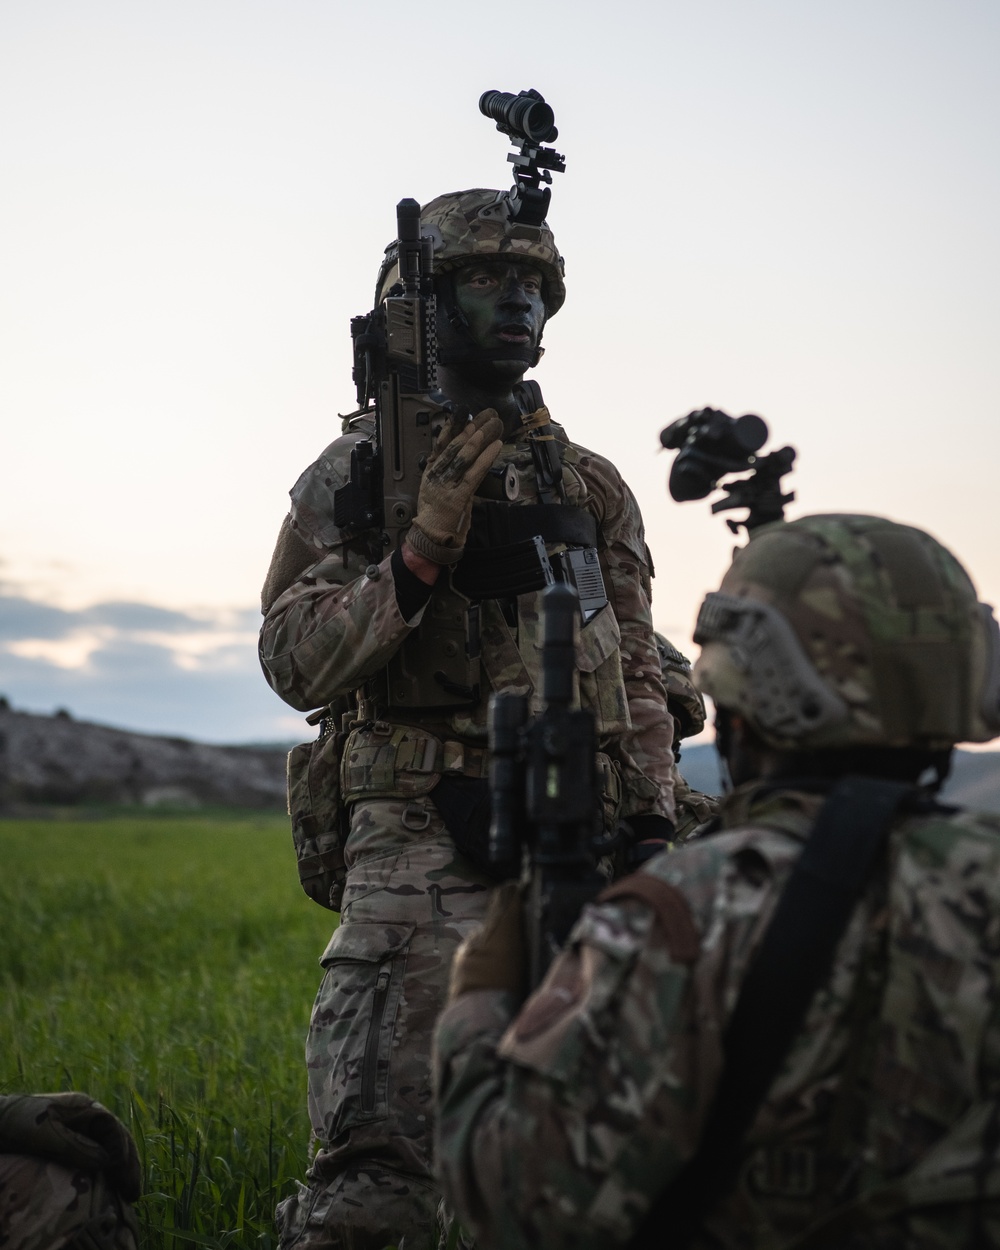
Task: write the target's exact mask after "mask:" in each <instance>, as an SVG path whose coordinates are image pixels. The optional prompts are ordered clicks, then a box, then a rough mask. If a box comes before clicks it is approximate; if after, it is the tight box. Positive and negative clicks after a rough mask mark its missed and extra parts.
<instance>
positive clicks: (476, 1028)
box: [436, 791, 1000, 1250]
mask: <svg viewBox="0 0 1000 1250" xmlns="http://www.w3.org/2000/svg"><path fill="white" fill-rule="evenodd" d="M818 806H819V799H818V798H816V797H815V796H808V795H803V794H795V793H791V792H785V793H783V794H775V793H774V792H773V791H772V792H770V794H769V795H768V794H762V795H761V797H760V798H759V799H757V800H756V801H755V800H754V797H753V794H752V792H751V793H749V794H748V793H747V792H746V791H744V792H739V791H738V792H737V793H736V794H734V795H733V796H731V797H730V799H729V800H727V805H726V810H725V815H724V824H725V826H726V828H725V829H724V831H723V832H721V833H718V834H714V835H710V836H707V837H704V838H701V839H698V840H695V841H694V842H692V843H690V844H689V845H687V846H684V847H682V848H680V849H678V850H677V851H675V852H672V853H670V854H666V855H661V856H659V857H657V858H656V859H654V860H652V861H650V863H649V864H648V865H647V866H646V867H645V869H644V871H643V872H642V873H639V874H636V877H633V878H630V879H629V881H631V882H635V881H636V880H639V879H640V878H644V877H647V876H648V877H651V878H653V879H654V881H655V885H654V884H653V883H651V882H649V881H646V882H645V883H644V884H645V887H646V889H645V895H646V901H642V900H641V899H640V898H639V897H636V898H634V899H627V898H626V899H619V900H617V901H607V902H603V903H601V902H599V903H598V904H595V905H593V906H591V907H589V908H588V909H586V910H585V912H584V914H583V915H582V917H581V919H580V921H579V922H578V924H577V927H576V929H575V931H574V934H573V935H572V936H571V939H570V943H569V946H568V949H567V950H566V951H565V952H564V953H563V955H562V956H561V957H560V958H559V959H558V960H557V961H556V962H555V964H554V965H553V967H552V969H551V970H550V972H549V975H548V977H547V979H546V981H545V982H543V984H542V986H541V987H539V989H538V991H537V992H536V993H535V995H534V996H533V997H532V998H530V999H529V1000H528V1002H527V1003H526V1004H525V1005H524V1006H523V1007H522V1008H521V1009H520V1012H519V1014H518V1008H517V1005H516V1003H515V1002H514V1001H513V998H512V997H511V995H509V994H507V993H503V992H500V991H489V990H480V991H476V992H472V993H469V994H466V995H464V996H463V997H461V998H459V999H458V1000H457V1001H456V1002H454V1003H452V1004H451V1005H450V1006H449V1007H448V1008H447V1009H446V1011H445V1012H444V1014H443V1015H442V1017H441V1019H440V1021H439V1024H438V1030H437V1037H436V1046H437V1057H436V1078H437V1083H438V1116H439V1124H438V1133H439V1143H438V1154H439V1168H440V1171H441V1176H442V1181H443V1186H444V1190H445V1193H446V1196H447V1198H448V1199H449V1201H450V1202H451V1203H452V1204H453V1205H454V1208H455V1209H456V1211H457V1212H458V1214H459V1217H460V1218H462V1219H463V1220H464V1221H465V1222H466V1223H467V1225H468V1226H469V1227H470V1228H471V1229H472V1230H474V1232H475V1233H476V1235H477V1236H478V1237H480V1238H481V1239H482V1243H483V1245H484V1246H488V1247H504V1248H505V1250H507V1248H512V1247H522V1246H542V1245H544V1246H546V1247H547V1248H548V1250H559V1248H560V1247H570V1246H572V1247H574V1248H575V1250H587V1248H588V1247H594V1248H595V1250H596V1248H597V1247H606V1246H608V1245H622V1244H625V1243H626V1242H627V1241H628V1240H629V1238H630V1237H631V1236H632V1235H633V1234H634V1233H635V1231H636V1230H637V1227H638V1226H639V1224H640V1222H641V1220H642V1218H643V1216H644V1214H645V1212H646V1211H647V1210H648V1208H649V1206H650V1205H651V1203H652V1201H653V1200H654V1199H655V1197H656V1196H658V1195H659V1194H660V1192H661V1191H662V1190H663V1189H664V1188H665V1187H666V1186H667V1184H668V1183H669V1182H670V1181H671V1179H672V1178H674V1177H675V1176H676V1175H677V1174H678V1172H679V1170H680V1168H681V1165H682V1164H683V1163H684V1162H685V1161H686V1160H687V1159H688V1158H689V1157H690V1156H692V1155H693V1153H694V1152H695V1151H696V1149H697V1146H698V1141H699V1135H700V1133H701V1132H702V1129H703V1126H704V1124H705V1119H706V1112H707V1109H708V1108H709V1105H710V1103H711V1100H712V1096H713V1092H714V1090H715V1088H716V1085H717V1082H718V1078H719V1072H720V1066H721V1062H722V1059H721V1049H720V1039H721V1037H722V1035H723V1033H724V1030H725V1027H726V1023H727V1020H728V1018H729V1015H730V1013H731V1012H732V1009H733V1007H734V1005H735V1002H736V999H737V995H738V991H739V988H740V984H741V981H742V979H743V976H744V973H745V970H746V968H747V964H748V960H749V958H750V956H751V955H752V954H753V952H754V950H755V948H756V945H757V943H758V942H759V941H760V939H761V937H762V936H763V933H764V932H765V931H766V928H767V925H768V923H769V921H770V918H771V915H772V913H773V909H774V906H775V903H776V901H777V899H778V897H779V894H780V892H781V889H782V887H783V885H784V883H785V882H786V880H787V878H788V874H789V872H790V869H791V867H792V865H793V864H794V862H795V860H796V859H797V857H798V855H799V853H800V851H801V845H802V841H803V839H804V837H805V835H806V833H807V832H808V829H809V828H810V827H811V823H812V821H813V819H814V817H815V813H816V811H817V809H818ZM734 826H735V827H734ZM889 864H890V867H889V871H888V874H886V872H885V870H884V869H882V870H880V871H877V872H876V873H875V874H874V876H873V878H872V881H871V883H870V885H869V888H868V891H867V893H866V895H865V897H864V899H863V901H862V902H861V904H859V906H858V907H857V908H856V910H855V912H854V915H853V916H852V919H851V921H850V923H849V926H848V929H847V931H846V933H845V935H844V937H843V939H842V941H841V944H840V947H839V948H838V953H837V957H836V960H835V964H834V969H833V972H832V973H831V976H830V978H829V979H828V981H827V983H826V985H825V986H824V987H823V988H822V989H821V990H820V991H819V992H818V993H817V995H816V997H815V998H814V1000H813V1002H812V1004H811V1006H810V1008H809V1011H808V1015H807V1018H806V1021H805V1024H804V1027H803V1029H802V1030H801V1032H800V1034H799V1036H798V1037H797V1038H796V1040H795V1041H794V1042H793V1044H792V1047H791V1049H790V1051H789V1054H788V1055H787V1056H786V1059H785V1062H784V1065H783V1067H782V1069H781V1071H780V1073H779V1075H778V1077H777V1078H776V1080H775V1082H774V1084H773V1086H772V1087H771V1089H770V1091H769V1092H768V1095H767V1096H766V1098H765V1100H764V1103H763V1105H762V1107H761V1108H760V1110H759V1111H758V1114H757V1117H756V1120H755V1121H754V1123H753V1125H752V1127H751V1129H750V1131H749V1134H748V1138H747V1144H746V1149H745V1153H744V1163H743V1166H742V1170H741V1174H740V1180H739V1182H738V1184H737V1186H736V1188H735V1189H734V1190H733V1192H732V1193H731V1194H730V1195H729V1196H728V1197H727V1198H725V1199H724V1200H723V1201H722V1202H721V1203H720V1204H719V1205H718V1206H717V1207H716V1209H715V1210H713V1211H712V1212H710V1213H709V1214H708V1216H707V1217H706V1219H705V1221H704V1223H703V1225H702V1231H701V1233H700V1234H699V1235H698V1236H696V1238H695V1240H694V1242H693V1243H692V1244H693V1245H695V1246H698V1247H708V1246H713V1247H718V1246H724V1247H741V1248H742V1247H780V1246H792V1245H794V1246H795V1247H796V1248H797V1250H798V1247H800V1246H806V1245H808V1246H809V1247H810V1248H811V1247H813V1246H815V1245H824V1246H835V1247H845V1246H848V1245H849V1246H850V1247H852V1248H855V1250H857V1248H860V1247H872V1248H874V1247H876V1246H877V1247H900V1248H902V1247H904V1246H905V1247H906V1248H907V1250H912V1248H916V1247H920V1248H924V1247H927V1248H930V1247H934V1248H936V1250H943V1247H952V1246H972V1245H983V1246H986V1245H990V1246H996V1245H1000V1201H998V1195H1000V1158H998V1151H1000V1131H998V1124H1000V1103H998V1101H997V1095H998V1090H1000V964H998V961H997V953H998V949H1000V818H998V817H996V816H976V815H972V814H969V813H958V814H954V813H953V812H952V811H950V810H947V811H942V812H940V813H937V812H934V813H929V814H926V815H920V816H909V817H905V818H901V819H899V820H897V822H896V823H895V825H894V826H893V829H892V831H891V836H890V845H889ZM625 884H627V883H619V886H618V887H615V888H618V889H621V888H624V886H625ZM665 887H666V888H665ZM670 887H672V888H670ZM637 893H639V894H642V893H643V891H642V889H640V890H639V891H638V892H637ZM658 893H659V894H662V895H663V896H664V898H666V899H668V900H671V901H670V902H669V905H666V906H664V905H662V902H661V905H660V906H653V905H651V902H650V899H651V898H653V900H654V901H655V897H656V896H657V894H658ZM679 912H680V913H684V914H683V915H680V916H679ZM679 919H680V920H683V921H684V924H687V926H688V927H687V933H688V935H689V940H688V941H687V942H685V941H683V940H681V939H682V938H683V935H684V931H685V930H684V924H678V920H679ZM691 920H693V929H692V928H691V926H690V923H689V921H691ZM679 935H680V936H679ZM685 946H686V947H687V949H685ZM859 970H860V972H861V975H859ZM858 1021H861V1022H865V1023H866V1024H867V1025H868V1027H858V1024H857V1022H858ZM852 1023H853V1025H854V1027H852ZM977 1199H979V1201H977ZM851 1204H853V1208H854V1211H855V1214H856V1215H857V1217H858V1218H857V1222H856V1224H850V1223H849V1222H848V1223H847V1224H843V1223H842V1224H840V1225H833V1227H832V1230H831V1231H832V1236H831V1238H830V1239H829V1240H826V1241H819V1240H813V1239H808V1240H803V1241H802V1242H800V1241H798V1240H797V1237H798V1236H799V1235H801V1234H803V1233H804V1231H805V1230H806V1229H808V1228H810V1227H811V1226H812V1225H814V1223H815V1222H816V1221H818V1220H820V1219H821V1218H823V1217H824V1216H826V1215H827V1214H828V1213H829V1212H831V1211H832V1210H833V1209H835V1208H836V1209H838V1210H839V1211H840V1212H841V1215H840V1216H839V1217H838V1218H841V1219H844V1218H845V1217H844V1215H843V1212H844V1211H845V1210H847V1209H848V1207H849V1206H850V1205H851ZM938 1204H943V1205H938ZM858 1230H860V1231H858ZM668 1234H669V1228H667V1229H665V1230H664V1239H665V1244H666V1242H667V1240H668V1239H669V1238H668Z"/></svg>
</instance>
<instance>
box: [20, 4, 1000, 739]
mask: <svg viewBox="0 0 1000 1250" xmlns="http://www.w3.org/2000/svg"><path fill="white" fill-rule="evenodd" d="M998 56H1000V6H997V5H996V4H995V3H994V2H993V0H981V2H980V0H949V2H948V3H945V2H944V0H938V2H934V3H931V2H928V0H839V2H838V3H836V4H832V3H819V2H814V0H699V3H697V4H691V3H687V2H685V3H680V2H677V0H658V2H657V3H640V2H637V0H621V2H620V3H617V4H614V5H606V4H598V3H591V2H590V0H574V2H573V3H569V2H563V0H539V2H538V3H535V4H532V5H530V6H522V7H520V8H517V7H514V8H511V7H507V8H500V9H498V8H496V7H489V6H487V7H479V8H476V7H471V6H468V5H466V4H462V3H458V2H457V0H439V2H438V3H436V4H434V5H433V6H416V5H411V4H402V3H399V0H388V2H387V3H383V4H378V5H377V4H368V5H363V6H361V5H355V4H347V3H344V2H342V0H281V2H280V3H278V0H171V3H169V4H150V5H137V4H135V3H133V2H132V0H121V2H118V0H88V3H86V4H79V3H69V2H60V0H33V3H31V4H22V5H13V4H8V5H6V6H4V7H3V9H2V10H0V118H2V119H3V120H2V121H0V159H2V163H3V169H4V178H3V188H2V191H0V421H2V430H3V436H2V465H3V489H2V490H0V693H2V694H5V695H6V696H7V697H8V698H9V699H10V701H11V703H12V704H13V705H14V706H15V707H18V708H23V709H25V710H32V711H41V712H51V711H53V710H54V709H55V708H58V707H66V708H69V709H70V710H71V711H72V712H73V714H74V715H76V716H78V717H80V718H81V719H94V720H99V721H103V722H105V723H110V724H116V725H122V726H124V727H128V728H135V729H141V730H147V731H151V732H164V733H171V734H185V735H188V736H191V737H194V738H201V739H204V740H206V741H219V742H239V741H251V740H254V741H263V740H285V739H289V738H292V737H295V736H296V735H297V734H298V733H299V732H300V729H301V727H302V718H301V717H300V716H298V715H297V714H296V713H293V712H292V711H291V709H288V708H286V707H285V706H284V705H283V704H282V703H281V702H280V701H279V700H278V699H277V698H276V697H275V696H274V695H273V694H271V693H270V691H269V690H268V689H267V687H266V684H265V683H264V681H263V678H262V677H261V675H260V672H259V669H258V666H257V660H256V654H255V637H256V632H257V627H258V623H259V611H258V608H257V598H258V591H259V587H260V584H261V581H262V579H263V576H264V572H265V570H266V568H267V564H268V559H269V555H270V551H271V548H272V546H273V542H274V537H275V534H276V532H277V529H278V526H279V523H280V521H281V518H282V516H283V514H284V512H285V511H286V507H287V492H288V489H289V488H290V486H291V485H292V484H293V482H294V481H295V479H296V478H297V476H298V475H299V473H300V472H301V471H302V469H303V468H304V467H305V466H306V465H307V464H308V463H309V462H310V461H312V460H313V459H314V458H315V457H316V456H317V455H318V453H319V452H320V451H321V450H322V448H323V447H324V446H325V445H326V444H327V443H328V442H330V441H331V440H332V439H333V438H334V437H335V436H336V435H337V434H338V433H339V420H338V416H337V414H338V413H339V412H347V411H350V410H351V408H352V407H353V406H354V396H353V390H352V386H351V380H350V338H349V332H348V323H349V320H350V318H351V316H353V315H355V314H357V313H361V312H364V311H367V309H368V308H369V306H370V303H371V299H372V293H373V285H374V280H375V275H376V273H377V270H378V265H379V261H380V259H381V255H382V250H383V248H384V247H385V245H386V243H388V242H389V241H390V239H391V238H392V236H393V234H394V224H395V215H394V207H395V204H396V202H397V200H399V199H401V198H402V197H404V196H413V197H415V198H417V199H419V200H422V201H427V200H429V199H430V198H432V197H433V196H435V195H437V194H439V193H440V192H442V191H444V190H454V189H460V188H464V187H473V186H496V187H502V186H508V185H509V183H510V177H509V173H508V170H509V166H508V165H507V163H506V154H507V152H508V150H509V146H508V144H507V141H506V138H505V137H504V136H501V135H499V134H498V133H497V132H496V131H495V129H494V128H493V126H492V125H491V124H490V123H489V122H488V121H487V120H486V119H485V118H483V117H482V116H481V115H480V114H479V111H478V108H477V101H478V98H479V95H480V94H481V93H482V91H484V90H486V89H488V88H493V87H496V88H499V89H501V90H506V91H518V90H522V89H524V88H526V87H536V88H538V89H539V90H540V91H542V92H543V93H544V95H545V96H546V98H547V99H548V100H549V102H550V103H551V104H552V106H553V107H554V109H555V112H556V120H557V124H558V126H559V130H560V134H559V139H558V142H557V144H556V146H557V147H558V148H559V150H560V151H561V152H563V153H564V154H565V155H566V160H567V172H566V173H565V174H563V175H559V176H557V177H556V185H555V187H554V191H553V199H552V208H551V211H550V214H549V221H550V224H551V225H552V227H553V230H554V231H555V234H556V238H557V240H558V243H559V246H560V249H561V250H562V252H563V254H564V255H565V257H566V273H567V289H568V297H567V303H566V305H565V307H564V308H563V309H562V311H561V312H560V313H559V315H558V316H557V317H556V318H555V319H553V321H552V322H551V323H550V325H549V326H548V327H547V328H546V333H545V345H546V349H547V353H546V356H545V359H544V361H543V362H542V364H541V365H540V367H539V368H538V369H537V370H536V371H535V372H534V373H533V375H531V376H534V377H535V378H536V380H537V381H538V382H539V383H540V385H541V387H542V389H543V392H544V395H545V399H546V402H547V404H548V406H549V408H550V409H551V411H552V413H553V416H554V417H555V418H556V419H557V420H559V421H560V422H562V423H563V424H564V425H565V426H566V428H567V430H568V432H569V434H570V436H571V437H573V438H574V439H575V440H576V441H578V442H580V443H583V444H584V445H585V446H588V447H591V448H593V449H595V450H598V451H600V452H602V453H604V454H605V455H608V456H610V457H611V459H613V460H614V461H615V463H616V464H617V465H618V466H619V468H620V469H621V470H622V472H623V474H624V476H625V477H626V479H627V480H628V481H629V483H630V484H631V486H632V488H633V489H634V491H635V493H636V495H637V496H638V499H639V502H640V504H641V506H642V509H643V513H644V516H645V519H646V526H647V537H648V541H649V545H650V547H651V549H652V553H653V556H654V560H655V564H656V579H655V582H654V616H655V622H656V624H657V626H658V627H659V628H660V629H662V630H663V631H664V632H666V633H667V634H668V635H670V636H671V637H672V638H673V640H674V641H675V642H676V643H677V644H678V645H679V646H681V647H682V648H685V649H687V648H690V647H691V645H692V644H691V630H692V627H693V623H694V618H695V615H696V612H697V607H698V604H699V602H700V600H701V597H702V595H703V594H704V592H705V591H706V590H708V589H711V588H712V587H713V586H715V585H717V584H718V580H719V578H720V577H721V575H722V573H723V571H724V569H725V567H726V565H727V563H728V558H729V554H730V552H731V549H732V546H733V543H734V542H735V541H736V540H735V539H734V538H733V536H732V535H731V534H730V533H729V532H728V530H727V529H726V528H725V526H724V524H723V523H722V521H721V520H720V519H719V518H718V517H712V516H711V515H710V513H709V508H708V505H707V503H704V502H702V503H689V504H684V505H678V504H675V503H672V502H671V501H670V500H669V499H668V497H667V495H666V490H665V482H666V478H667V474H668V471H669V459H668V457H667V455H666V454H665V453H660V452H659V450H658V448H659V442H658V434H659V430H660V429H661V427H662V426H664V425H665V424H667V422H669V421H671V420H673V419H674V418H676V417H678V416H681V415H683V414H684V413H686V412H688V411H689V410H691V409H694V408H700V407H703V406H705V405H711V406H713V407H719V408H723V409H725V410H726V411H728V412H730V413H731V414H733V415H738V414H740V413H743V412H747V411H752V412H757V413H759V414H760V415H762V416H763V417H764V418H765V419H766V420H767V421H768V423H769V425H770V427H771V431H772V440H771V444H770V446H772V447H776V446H781V445H782V444H784V443H791V444H793V445H794V446H795V447H796V448H797V450H798V461H797V465H796V470H795V472H794V474H793V475H792V477H791V479H790V480H789V485H790V486H791V487H793V488H794V489H795V491H796V493H797V499H796V502H795V503H794V504H793V505H792V507H791V508H790V509H789V516H800V515H805V514H807V513H811V512H831V511H847V510H850V511H863V512H871V513H877V514H880V515H887V516H891V517H893V518H895V519H897V520H901V521H908V522H912V523H916V524H919V525H921V526H923V527H924V528H926V529H929V530H930V531H931V532H932V533H933V534H935V535H936V536H937V537H938V538H940V539H941V540H943V541H944V542H945V543H946V544H947V545H948V546H950V547H951V548H952V549H953V550H954V551H955V552H956V554H958V555H959V556H960V558H962V559H963V561H964V562H965V563H966V565H967V567H968V568H969V570H970V572H971V573H972V576H973V579H974V580H975V582H976V584H977V586H978V589H979V591H980V595H981V596H982V597H983V598H985V599H987V600H988V601H991V602H993V603H1000V556H998V554H997V549H996V536H995V530H996V521H995V505H994V498H995V494H996V489H997V488H996V480H997V477H998V470H1000V420H998V395H1000V350H998V346H997V344H998V339H1000V333H998V332H1000V294H998V292H1000V239H998V236H1000V232H998V230H997V224H996V223H997V222H998V221H1000V161H998V155H1000V75H998V74H997V72H996V66H997V64H998Z"/></svg>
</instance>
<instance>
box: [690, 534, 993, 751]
mask: <svg viewBox="0 0 1000 1250" xmlns="http://www.w3.org/2000/svg"><path fill="white" fill-rule="evenodd" d="M694 637H695V641H696V642H698V643H700V644H701V646H702V653H701V656H700V658H699V660H698V662H697V664H696V665H695V670H694V675H695V681H696V682H697V684H698V686H699V688H700V689H701V690H702V691H703V692H704V693H705V694H707V695H709V696H711V698H713V699H714V700H715V702H716V703H717V704H718V706H719V707H722V708H727V709H729V710H731V711H734V712H738V713H739V714H740V715H741V716H743V717H744V718H745V719H746V720H747V721H748V723H749V724H750V725H751V726H752V727H753V728H754V729H755V731H756V732H757V733H758V735H759V736H760V737H761V738H762V739H763V740H764V741H765V742H766V743H767V744H768V745H769V746H771V747H775V748H777V749H779V750H792V749H794V750H815V749H820V750H823V749H828V748H846V747H856V746H887V747H913V748H924V749H929V750H940V749H944V748H947V747H951V746H953V745H954V744H955V743H956V742H986V741H988V740H989V739H990V738H993V737H995V736H996V735H997V733H1000V631H998V629H997V623H996V621H995V620H994V617H993V612H992V610H991V609H990V608H989V607H987V606H986V605H985V604H982V603H979V602H978V601H977V597H976V592H975V589H974V587H973V585H972V582H971V581H970V580H969V577H968V575H967V574H966V572H965V570H964V569H963V568H962V566H961V565H960V564H959V563H958V561H957V560H956V559H955V557H954V556H953V555H951V553H950V552H949V551H947V550H946V549H945V548H944V547H942V546H941V544H940V543H939V542H937V541H936V540H935V539H933V538H931V537H930V535H928V534H925V533H924V532H923V531H922V530H918V529H914V528H912V527H911V526H908V525H900V524H897V523H896V522H894V521H888V520H884V519H882V518H880V517H869V516H850V515H844V516H813V517H803V518H802V519H801V520H797V521H791V522H787V523H785V522H777V523H775V524H772V525H765V526H762V527H760V528H759V529H756V530H754V532H753V534H752V536H751V539H750V542H749V543H748V544H747V545H746V546H745V547H743V548H741V549H740V550H738V551H737V552H736V555H735V557H734V559H733V563H732V565H731V566H730V569H729V571H728V572H727V573H726V576H725V577H724V578H723V581H722V586H721V587H720V589H719V591H718V592H716V593H714V594H709V595H707V596H706V598H705V602H704V603H703V604H702V607H701V612H700V614H699V616H698V624H697V627H696V629H695V635H694Z"/></svg>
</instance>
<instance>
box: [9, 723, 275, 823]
mask: <svg viewBox="0 0 1000 1250" xmlns="http://www.w3.org/2000/svg"><path fill="white" fill-rule="evenodd" d="M78 803H92V804H102V805H103V804H107V805H111V806H118V805H138V806H145V807H187V808H198V807H204V806H212V807H215V806H224V807H243V808H256V809H260V810H264V809H271V810H283V809H284V806H285V751H284V750H283V749H282V748H281V747H277V746H276V747H252V746H232V747H229V746H209V745H207V744H205V743H201V742H192V741H190V740H189V739H187V738H160V737H154V736H153V735H151V734H139V733H130V732H128V731H127V730H124V729H112V728H110V727H108V726H106V725H93V724H88V723H87V722H85V721H76V720H73V719H72V718H71V717H70V716H68V715H67V714H66V713H61V714H57V715H55V716H33V715H31V714H30V713H27V712H16V711H13V710H11V709H10V708H9V707H4V706H3V705H2V704H0V811H7V812H10V811H12V810H18V809H21V808H23V806H24V805H26V804H35V805H37V804H42V805H45V806H50V807H51V806H63V805H67V804H69V805H73V804H78Z"/></svg>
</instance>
